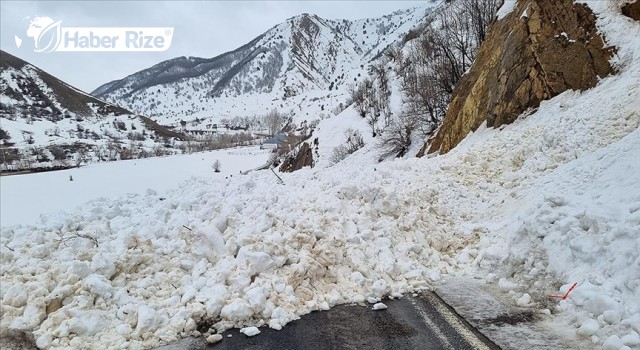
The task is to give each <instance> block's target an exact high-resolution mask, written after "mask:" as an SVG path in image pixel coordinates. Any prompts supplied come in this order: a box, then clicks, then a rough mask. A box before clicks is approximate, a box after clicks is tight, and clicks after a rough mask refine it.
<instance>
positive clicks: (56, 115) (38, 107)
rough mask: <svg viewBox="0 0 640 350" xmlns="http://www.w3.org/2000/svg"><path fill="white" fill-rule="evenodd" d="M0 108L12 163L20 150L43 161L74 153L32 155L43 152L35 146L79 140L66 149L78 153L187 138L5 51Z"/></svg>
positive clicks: (7, 161) (5, 145)
mask: <svg viewBox="0 0 640 350" xmlns="http://www.w3.org/2000/svg"><path fill="white" fill-rule="evenodd" d="M0 107H1V108H0V120H1V121H2V124H1V127H0V129H1V130H2V133H1V134H2V144H1V145H0V146H1V147H2V148H3V154H4V155H5V156H6V155H7V154H9V155H10V156H9V157H8V158H7V157H3V159H2V162H3V164H4V165H5V166H7V167H10V166H9V165H11V163H13V161H16V160H19V159H14V158H16V157H18V154H19V153H20V152H23V153H24V154H23V156H22V157H18V158H22V159H25V158H29V157H31V156H36V157H37V158H38V160H37V161H40V162H46V161H45V159H51V158H56V160H60V161H63V160H66V157H68V156H73V154H66V155H65V154H59V155H57V156H53V155H51V154H49V155H44V156H40V157H39V156H37V155H35V154H32V153H37V152H36V151H33V149H35V148H44V147H55V146H61V145H66V146H69V145H72V144H73V145H76V146H74V147H70V148H69V149H68V150H67V151H66V153H69V152H71V153H75V152H76V151H77V150H78V149H79V148H82V149H83V150H84V151H89V150H95V149H96V148H98V147H99V146H106V144H107V143H114V144H118V143H123V142H132V141H134V140H135V141H136V142H138V143H140V144H141V145H140V147H146V148H152V147H153V146H154V144H155V143H156V142H158V143H160V142H163V141H164V139H166V138H181V137H182V135H181V134H178V133H175V132H173V131H170V130H168V129H166V128H164V127H162V126H160V125H158V124H156V123H155V122H153V121H151V120H150V119H148V118H146V117H143V116H139V115H136V114H134V113H132V112H130V111H128V110H126V109H124V108H121V107H118V106H116V105H113V104H110V103H107V102H104V101H102V100H100V99H97V98H95V97H93V96H91V95H89V94H86V93H84V92H82V91H80V90H78V89H76V88H74V87H73V86H71V85H68V84H66V83H64V82H63V81H61V80H59V79H57V78H56V77H54V76H52V75H50V74H48V73H46V72H44V71H42V70H40V69H39V68H37V67H35V66H33V65H31V64H29V63H28V62H25V61H23V60H21V59H20V58H17V57H15V56H13V55H10V54H8V53H6V52H4V51H2V52H1V55H0ZM123 140H124V141H123ZM115 147H116V146H114V148H115ZM28 148H29V149H28ZM118 148H120V147H118ZM32 151H33V152H32ZM45 153H46V152H45ZM83 153H84V152H83ZM114 153H115V150H114ZM97 158H101V157H100V156H99V155H97Z"/></svg>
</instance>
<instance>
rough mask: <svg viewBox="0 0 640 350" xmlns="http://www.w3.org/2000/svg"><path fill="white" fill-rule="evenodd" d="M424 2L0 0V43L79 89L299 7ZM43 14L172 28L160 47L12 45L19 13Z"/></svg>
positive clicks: (339, 12)
mask: <svg viewBox="0 0 640 350" xmlns="http://www.w3.org/2000/svg"><path fill="white" fill-rule="evenodd" d="M422 2H424V1H417V0H414V1H33V2H26V1H5V0H2V1H1V2H0V25H1V27H0V29H1V30H0V33H1V36H0V47H1V48H2V50H4V51H7V52H9V53H11V54H13V55H15V56H17V57H19V58H22V59H24V60H26V61H28V62H30V63H32V64H34V65H35V66H37V67H39V68H41V69H43V70H45V71H47V72H49V73H50V74H52V75H54V76H56V77H58V78H60V79H62V80H64V81H66V82H67V83H70V84H72V85H74V86H76V87H78V88H80V89H82V90H85V91H87V92H91V91H92V90H94V89H95V88H97V87H98V86H100V85H102V84H103V83H106V82H109V81H111V80H114V79H120V78H123V77H125V76H127V75H129V74H132V73H135V72H137V71H139V70H142V69H145V68H148V67H150V66H152V65H154V64H156V63H158V62H161V61H163V60H166V59H169V58H173V57H178V56H199V57H213V56H216V55H218V54H221V53H224V52H227V51H230V50H233V49H235V48H237V47H239V46H241V45H243V44H245V43H247V42H248V41H249V40H251V39H253V38H255V37H256V36H258V35H260V34H262V33H263V32H265V31H266V30H268V29H269V28H271V27H273V26H275V25H276V24H278V23H281V22H283V21H285V20H286V19H287V18H289V17H292V16H295V15H298V14H301V13H303V12H307V13H312V14H317V15H318V16H320V17H323V18H328V19H359V18H366V17H377V16H382V15H385V14H388V13H391V12H393V11H395V10H399V9H404V8H409V7H413V6H418V5H420V4H421V3H422ZM33 16H47V17H51V18H52V19H54V20H56V21H57V20H62V26H63V27H153V26H155V27H174V28H175V29H174V36H173V42H172V44H171V47H170V48H169V49H168V50H167V51H164V52H50V53H36V52H33V47H32V46H28V45H22V47H21V48H20V49H19V48H17V47H16V44H15V40H14V35H18V36H21V37H22V39H23V40H31V41H32V39H31V38H26V35H25V30H26V28H27V26H28V21H27V20H25V17H33Z"/></svg>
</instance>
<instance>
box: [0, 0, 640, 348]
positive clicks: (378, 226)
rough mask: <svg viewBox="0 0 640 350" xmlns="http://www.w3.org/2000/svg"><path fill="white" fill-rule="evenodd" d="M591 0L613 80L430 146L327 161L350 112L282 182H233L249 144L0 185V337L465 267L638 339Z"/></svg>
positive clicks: (60, 338) (625, 69)
mask: <svg viewBox="0 0 640 350" xmlns="http://www.w3.org/2000/svg"><path fill="white" fill-rule="evenodd" d="M591 3H593V8H594V10H596V11H597V15H598V25H599V29H600V30H601V31H602V32H603V33H604V34H605V35H606V38H607V40H608V42H609V43H610V44H614V45H616V46H617V47H618V53H617V56H616V58H615V60H614V63H615V65H616V67H617V68H618V70H619V73H618V74H617V75H615V76H611V77H607V78H604V79H602V80H601V81H600V83H599V84H598V86H596V87H595V88H593V89H590V90H587V91H584V92H574V91H568V92H565V93H563V94H561V95H559V96H557V97H556V98H554V99H552V100H550V101H545V102H544V103H542V104H541V106H540V108H539V109H538V111H537V112H536V113H534V114H532V115H529V116H527V117H523V118H520V119H519V120H517V121H516V122H515V123H513V124H512V125H508V126H506V127H504V128H502V129H500V130H494V129H489V128H486V127H482V128H481V129H479V130H478V131H476V132H475V133H473V134H471V135H470V136H469V137H467V138H466V139H465V140H464V141H463V143H462V144H461V145H459V146H458V147H457V148H455V149H454V150H453V151H451V152H450V153H449V154H446V155H442V156H437V157H431V158H424V159H400V160H394V161H388V162H382V163H378V162H377V161H376V160H377V157H376V149H375V143H374V142H373V140H371V139H367V140H365V142H366V145H365V147H364V148H363V149H361V150H359V151H357V152H355V153H354V154H352V155H350V156H349V157H347V159H346V160H344V161H342V162H340V163H338V164H335V165H330V164H329V162H328V161H326V160H327V158H326V157H327V155H329V154H330V152H331V149H332V147H334V146H335V145H338V144H340V142H342V141H341V140H343V137H344V130H345V129H346V128H348V127H351V128H355V129H358V130H362V132H363V136H365V135H366V133H365V131H366V130H367V129H366V127H367V126H366V124H365V122H364V121H363V120H362V119H361V118H360V119H358V117H357V115H355V114H354V111H353V110H351V109H347V110H345V111H344V112H343V113H342V114H340V115H338V116H336V117H332V118H328V119H324V120H322V121H321V122H320V124H319V125H318V129H317V132H316V133H315V134H314V135H315V137H318V140H319V150H320V153H321V155H320V161H319V162H318V164H317V165H316V167H315V168H313V169H309V168H305V169H303V170H300V171H298V172H296V173H291V174H289V173H287V174H279V176H280V177H282V179H283V183H284V184H278V181H277V178H276V177H275V176H274V175H273V174H272V173H271V172H269V171H262V172H250V173H249V174H247V175H240V174H239V171H240V170H246V169H250V168H254V167H255V166H257V165H260V164H262V163H263V162H264V160H265V158H266V157H267V156H268V154H266V153H258V152H259V151H258V150H257V149H255V148H254V149H253V150H251V149H248V150H249V151H247V152H248V153H247V154H246V155H244V156H243V155H238V154H235V153H234V154H229V153H228V152H227V153H225V152H226V151H217V152H212V153H203V154H193V155H185V156H175V157H167V158H158V159H148V160H144V161H141V160H137V161H127V162H117V163H108V164H100V165H92V166H87V167H83V168H80V169H73V170H69V171H68V172H66V173H65V172H56V173H43V174H35V175H20V176H11V177H3V178H1V179H0V181H1V185H2V191H1V192H2V234H1V236H0V252H1V254H0V262H1V264H0V266H1V274H0V278H1V280H0V281H1V283H0V298H1V304H0V306H1V308H2V312H3V317H2V319H1V320H0V327H9V326H11V327H14V328H19V329H24V330H27V331H31V332H33V334H34V336H35V338H36V339H37V343H38V345H39V346H40V347H42V348H69V347H74V348H81V347H85V348H89V347H90V348H94V349H107V348H151V347H154V346H158V345H161V344H166V343H168V342H171V341H174V340H177V339H178V338H179V337H183V336H186V335H193V334H196V333H195V332H196V328H197V325H199V324H200V322H201V321H209V322H210V321H212V320H213V321H215V323H214V324H213V325H212V327H211V329H210V330H208V334H209V335H207V337H209V336H210V335H211V334H217V333H220V332H222V331H224V330H226V329H229V328H232V327H237V328H241V329H243V333H245V334H247V335H254V334H255V332H256V331H259V330H258V328H257V327H261V326H264V325H268V326H269V327H271V328H273V329H281V328H282V327H283V326H285V325H286V324H287V323H288V322H291V321H293V320H295V319H297V318H299V317H300V316H301V315H304V314H307V313H309V312H311V311H314V310H326V309H328V308H330V307H333V306H335V305H338V304H343V303H353V302H355V303H364V302H365V301H373V302H374V303H375V304H374V305H373V307H374V308H375V307H376V305H379V304H382V303H380V302H379V301H380V300H382V298H385V297H388V296H395V295H402V294H406V293H415V292H417V291H420V290H425V289H428V288H430V286H431V285H432V284H433V282H435V281H438V280H440V279H441V278H442V276H446V275H466V276H476V277H481V278H484V280H485V281H486V282H487V283H490V284H493V285H494V286H495V287H496V288H498V289H500V290H502V291H503V293H505V295H507V296H508V297H509V298H511V299H512V300H513V303H514V304H516V305H519V306H521V307H544V308H547V307H548V308H550V309H553V314H552V315H547V316H545V315H544V314H543V313H542V312H541V313H540V315H541V317H545V319H546V320H547V322H549V323H550V324H551V325H554V322H555V324H563V325H564V324H568V325H569V326H571V327H572V331H573V333H572V334H571V335H568V336H570V337H575V342H576V344H587V345H586V346H591V344H590V343H591V342H594V343H596V344H597V346H599V347H602V348H604V349H618V350H620V349H625V347H628V348H632V347H637V344H638V342H639V339H638V332H640V294H639V293H640V288H639V286H640V275H639V273H640V240H639V237H638V234H639V232H640V186H638V183H640V162H638V159H640V130H639V129H638V127H639V125H640V114H639V113H638V111H640V98H639V96H640V81H639V80H638V79H637V77H638V75H639V74H640V35H639V34H640V33H639V32H640V28H639V27H638V26H637V25H636V24H635V23H630V21H627V20H626V19H625V18H623V17H622V16H621V15H620V14H619V13H618V12H616V11H615V9H613V8H610V7H608V6H601V5H599V4H597V3H598V1H593V2H590V3H589V4H590V5H591ZM224 157H228V158H224ZM243 157H245V158H243ZM213 159H220V160H221V161H222V163H223V169H224V170H223V173H221V174H215V173H213V171H212V170H211V168H210V165H211V163H212V160H213ZM72 171H73V173H71V172H72ZM69 174H72V175H73V177H74V181H73V182H70V181H68V175H69ZM231 175H233V176H231ZM53 185H55V186H53ZM74 186H75V187H74ZM54 187H56V188H58V187H59V189H56V188H54ZM147 188H151V190H147ZM96 197H99V198H96ZM87 200H91V201H90V202H86V201H87ZM27 208H28V210H27ZM60 209H62V210H64V211H66V213H61V212H56V211H58V210H60ZM32 212H33V213H32ZM40 214H44V215H42V216H41V215H40ZM38 216H41V219H40V220H39V221H35V218H36V217H38ZM574 283H577V287H576V288H575V289H574V290H573V291H571V292H570V294H569V296H568V298H567V299H566V300H561V301H553V300H549V299H548V298H547V297H546V296H547V295H549V294H560V295H563V294H565V293H567V292H568V291H569V288H570V287H571V286H572V285H573V284H574ZM558 286H560V287H559V288H558ZM205 334H207V332H205ZM578 335H580V336H579V337H578ZM217 338H218V337H216V339H217ZM212 339H213V338H212ZM581 342H582V343H581ZM586 346H585V347H586Z"/></svg>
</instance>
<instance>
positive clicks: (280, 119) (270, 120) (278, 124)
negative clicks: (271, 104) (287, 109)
mask: <svg viewBox="0 0 640 350" xmlns="http://www.w3.org/2000/svg"><path fill="white" fill-rule="evenodd" d="M284 119H285V118H284V116H283V115H282V114H280V112H278V110H277V109H275V108H274V109H272V110H271V112H269V114H267V115H265V116H264V124H265V125H266V126H267V129H268V130H269V135H272V136H273V135H275V134H277V133H278V132H279V131H280V130H282V124H283V123H284Z"/></svg>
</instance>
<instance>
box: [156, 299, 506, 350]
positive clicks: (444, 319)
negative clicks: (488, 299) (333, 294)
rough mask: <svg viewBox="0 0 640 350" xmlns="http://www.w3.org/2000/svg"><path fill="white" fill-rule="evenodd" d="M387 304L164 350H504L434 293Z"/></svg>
mask: <svg viewBox="0 0 640 350" xmlns="http://www.w3.org/2000/svg"><path fill="white" fill-rule="evenodd" d="M384 303H385V304H386V305H387V306H388V308H387V309H385V310H378V311H374V310H372V309H371V306H370V305H369V306H358V305H342V306H337V307H334V308H332V309H331V310H329V311H320V312H313V313H311V314H308V315H305V316H303V317H302V318H301V319H300V320H297V321H294V322H291V323H289V324H287V325H286V326H285V327H284V328H283V329H282V330H280V331H276V330H273V329H269V328H268V327H262V328H260V331H261V333H260V334H259V335H257V336H254V337H247V336H245V335H244V334H241V333H240V332H239V330H237V329H233V330H229V331H227V332H225V333H223V336H224V338H223V340H221V341H220V342H219V343H217V344H212V345H208V344H205V343H203V342H202V341H201V340H194V339H190V340H183V341H182V342H179V343H176V344H173V345H170V346H166V347H162V348H160V349H162V350H178V349H185V350H187V349H188V350H202V349H216V350H223V349H225V350H227V349H229V350H237V349H250V350H263V349H264V350H266V349H279V350H280V349H281V350H285V349H305V350H313V349H323V350H324V349H371V350H375V349H393V350H401V349H433V350H439V349H448V350H466V349H483V350H484V349H487V350H488V349H500V348H499V347H498V346H497V345H495V344H494V343H492V342H491V341H490V340H489V339H488V338H486V337H485V336H483V335H482V334H481V333H479V332H478V331H477V330H476V329H475V328H473V327H472V326H471V325H470V324H469V323H467V322H466V321H465V320H464V319H462V318H461V317H460V316H458V315H457V314H456V313H455V312H454V311H453V309H452V308H450V307H449V306H447V305H446V304H445V303H444V302H443V301H442V300H441V299H440V298H439V297H438V296H437V295H435V294H434V293H430V292H426V293H422V294H420V295H417V296H415V297H414V296H407V297H404V298H402V299H397V300H385V301H384ZM229 334H231V337H227V336H228V335H229ZM160 349H158V350H160Z"/></svg>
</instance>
